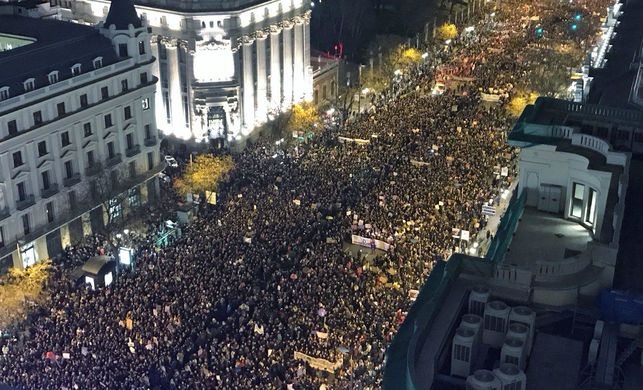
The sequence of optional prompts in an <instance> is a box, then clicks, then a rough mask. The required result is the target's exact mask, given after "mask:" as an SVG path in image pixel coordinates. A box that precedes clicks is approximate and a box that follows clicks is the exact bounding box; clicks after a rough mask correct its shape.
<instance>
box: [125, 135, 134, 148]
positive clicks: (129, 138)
mask: <svg viewBox="0 0 643 390" xmlns="http://www.w3.org/2000/svg"><path fill="white" fill-rule="evenodd" d="M125 139H126V140H127V149H132V148H133V147H134V137H133V136H132V133H129V134H127V136H126V137H125Z"/></svg>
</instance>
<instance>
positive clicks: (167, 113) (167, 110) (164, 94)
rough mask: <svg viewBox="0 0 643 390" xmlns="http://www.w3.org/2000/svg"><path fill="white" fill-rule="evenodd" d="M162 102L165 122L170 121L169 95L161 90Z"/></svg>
mask: <svg viewBox="0 0 643 390" xmlns="http://www.w3.org/2000/svg"><path fill="white" fill-rule="evenodd" d="M163 103H164V104H165V117H166V119H167V123H170V122H172V114H171V111H170V95H169V94H168V93H167V91H163Z"/></svg>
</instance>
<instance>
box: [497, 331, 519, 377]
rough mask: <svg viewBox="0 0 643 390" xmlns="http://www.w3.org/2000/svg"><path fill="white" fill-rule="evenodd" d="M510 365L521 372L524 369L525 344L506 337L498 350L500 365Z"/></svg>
mask: <svg viewBox="0 0 643 390" xmlns="http://www.w3.org/2000/svg"><path fill="white" fill-rule="evenodd" d="M502 363H511V364H515V365H516V366H518V367H519V368H520V369H521V370H522V369H524V368H525V343H524V342H523V341H522V340H520V339H516V338H513V337H507V338H506V339H505V342H504V343H502V349H501V350H500V364H502Z"/></svg>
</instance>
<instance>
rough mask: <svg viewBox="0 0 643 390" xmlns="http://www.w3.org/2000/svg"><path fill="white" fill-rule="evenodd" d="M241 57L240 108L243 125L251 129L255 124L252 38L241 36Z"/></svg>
mask: <svg viewBox="0 0 643 390" xmlns="http://www.w3.org/2000/svg"><path fill="white" fill-rule="evenodd" d="M242 40H243V41H242V49H241V50H242V53H241V55H242V57H243V84H242V85H241V90H242V91H243V92H242V96H243V101H242V103H241V108H242V110H243V125H242V126H244V127H246V128H249V129H252V128H253V127H254V125H255V80H254V74H253V69H252V68H253V66H254V64H253V61H252V44H253V42H254V40H253V39H252V38H250V37H243V38H242Z"/></svg>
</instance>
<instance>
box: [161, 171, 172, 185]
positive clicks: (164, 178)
mask: <svg viewBox="0 0 643 390" xmlns="http://www.w3.org/2000/svg"><path fill="white" fill-rule="evenodd" d="M158 176H159V179H161V180H163V181H164V182H166V183H169V182H171V181H172V178H171V177H169V176H168V175H166V174H165V173H163V172H159V175H158Z"/></svg>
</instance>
